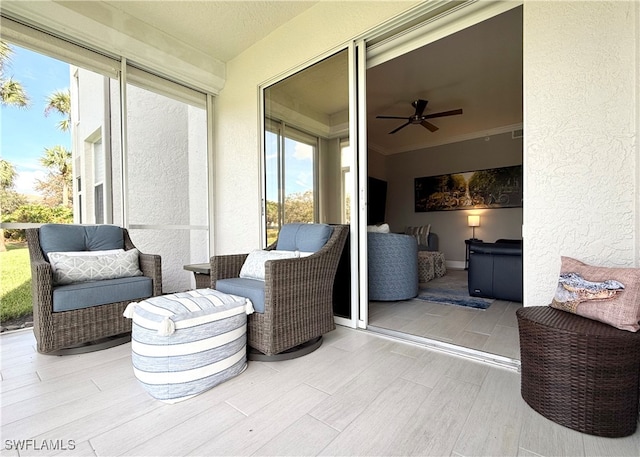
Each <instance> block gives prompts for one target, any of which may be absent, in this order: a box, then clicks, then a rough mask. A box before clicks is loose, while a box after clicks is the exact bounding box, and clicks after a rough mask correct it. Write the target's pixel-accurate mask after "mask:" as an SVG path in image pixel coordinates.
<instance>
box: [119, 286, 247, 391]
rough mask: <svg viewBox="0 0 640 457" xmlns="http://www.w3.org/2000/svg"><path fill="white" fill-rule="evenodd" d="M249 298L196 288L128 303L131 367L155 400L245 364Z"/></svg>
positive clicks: (203, 386) (202, 387)
mask: <svg viewBox="0 0 640 457" xmlns="http://www.w3.org/2000/svg"><path fill="white" fill-rule="evenodd" d="M252 312H253V305H252V303H251V301H250V300H248V299H246V298H244V297H238V296H235V295H228V294H224V293H222V292H218V291H216V290H212V289H197V290H192V291H189V292H182V293H177V294H171V295H162V296H158V297H151V298H148V299H146V300H143V301H140V302H136V303H131V304H129V306H128V307H127V309H126V310H125V312H124V316H125V317H128V318H131V319H133V326H132V333H131V350H132V357H131V358H132V361H133V371H134V373H135V375H136V378H138V381H140V383H141V384H142V386H143V387H144V388H145V390H146V391H147V392H148V393H149V394H150V395H151V396H152V397H154V398H156V399H158V400H161V401H164V402H167V403H175V402H178V401H182V400H186V399H188V398H191V397H193V396H195V395H198V394H200V393H202V392H204V391H206V390H208V389H210V388H212V387H214V386H216V385H218V384H220V383H221V382H224V381H226V380H228V379H230V378H233V377H234V376H237V375H238V374H240V373H242V372H243V371H244V370H245V368H246V367H247V356H246V342H247V338H246V333H247V314H251V313H252Z"/></svg>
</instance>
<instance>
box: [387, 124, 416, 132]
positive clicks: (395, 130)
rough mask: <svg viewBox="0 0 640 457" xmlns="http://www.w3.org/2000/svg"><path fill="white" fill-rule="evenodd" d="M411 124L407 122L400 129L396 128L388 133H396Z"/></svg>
mask: <svg viewBox="0 0 640 457" xmlns="http://www.w3.org/2000/svg"><path fill="white" fill-rule="evenodd" d="M409 124H411V122H407V123H406V124H402V125H401V126H400V127H398V128H397V129H394V130H392V131H390V132H389V135H391V134H392V133H396V132H397V131H398V130H400V129H403V128H405V127H406V126H407V125H409Z"/></svg>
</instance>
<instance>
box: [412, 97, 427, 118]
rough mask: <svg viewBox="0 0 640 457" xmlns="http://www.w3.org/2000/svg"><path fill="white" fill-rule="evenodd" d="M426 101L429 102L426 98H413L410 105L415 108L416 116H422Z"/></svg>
mask: <svg viewBox="0 0 640 457" xmlns="http://www.w3.org/2000/svg"><path fill="white" fill-rule="evenodd" d="M427 103H429V102H428V101H427V100H421V99H420V100H414V101H413V102H412V103H411V105H413V107H414V108H415V109H416V114H415V115H416V116H422V113H424V109H425V108H426V107H427Z"/></svg>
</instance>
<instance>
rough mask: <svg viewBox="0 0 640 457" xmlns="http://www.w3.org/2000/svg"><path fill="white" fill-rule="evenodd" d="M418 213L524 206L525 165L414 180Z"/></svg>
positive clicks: (416, 210)
mask: <svg viewBox="0 0 640 457" xmlns="http://www.w3.org/2000/svg"><path fill="white" fill-rule="evenodd" d="M414 181H415V182H414V188H415V212H416V213H423V212H428V211H455V210H464V209H479V208H521V207H522V165H516V166H510V167H501V168H489V169H485V170H476V171H467V172H459V173H449V174H445V175H438V176H426V177H421V178H415V180H414Z"/></svg>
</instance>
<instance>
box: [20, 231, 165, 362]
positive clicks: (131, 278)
mask: <svg viewBox="0 0 640 457" xmlns="http://www.w3.org/2000/svg"><path fill="white" fill-rule="evenodd" d="M26 234H27V242H28V246H29V257H30V260H31V281H32V299H33V319H34V320H33V327H34V334H35V337H36V341H37V345H38V352H41V353H46V354H59V355H62V354H73V353H79V352H89V351H92V350H97V349H104V348H106V347H111V346H114V345H116V344H120V343H123V342H126V341H128V340H130V334H131V321H130V320H129V319H126V318H125V317H124V316H123V315H122V313H123V312H124V309H125V308H126V306H127V305H128V304H129V303H130V302H132V301H137V300H140V299H143V298H148V297H151V296H155V295H160V294H162V272H161V259H160V256H158V255H151V254H142V253H139V252H138V251H137V250H135V246H134V245H133V243H132V242H131V239H130V238H129V233H128V232H127V230H126V229H123V228H121V227H117V226H115V225H73V224H45V225H43V226H42V227H40V228H39V229H27V230H26Z"/></svg>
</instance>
